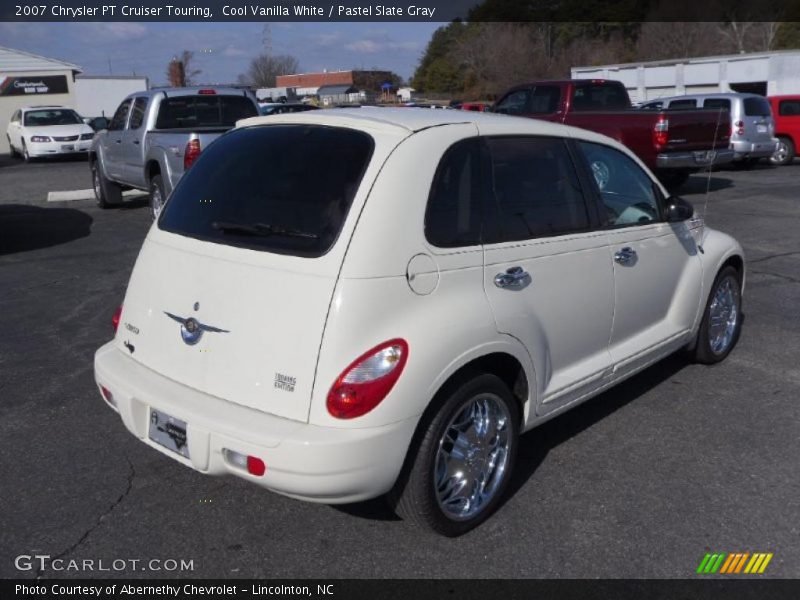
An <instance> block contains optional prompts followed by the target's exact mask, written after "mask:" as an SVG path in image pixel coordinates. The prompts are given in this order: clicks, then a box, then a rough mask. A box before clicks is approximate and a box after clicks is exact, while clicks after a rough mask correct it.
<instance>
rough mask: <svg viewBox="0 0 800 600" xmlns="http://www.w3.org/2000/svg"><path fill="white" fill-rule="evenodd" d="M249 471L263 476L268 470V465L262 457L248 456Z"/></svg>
mask: <svg viewBox="0 0 800 600" xmlns="http://www.w3.org/2000/svg"><path fill="white" fill-rule="evenodd" d="M247 472H248V473H250V475H255V476H256V477H261V476H262V475H263V474H264V473H266V472H267V465H265V464H264V461H263V460H261V459H260V458H257V457H255V456H248V457H247Z"/></svg>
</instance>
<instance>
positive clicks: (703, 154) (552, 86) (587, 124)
mask: <svg viewBox="0 0 800 600" xmlns="http://www.w3.org/2000/svg"><path fill="white" fill-rule="evenodd" d="M492 111H493V112H497V113H503V114H509V115H518V116H521V117H531V118H534V119H543V120H546V121H556V122H558V123H564V124H566V125H573V126H575V127H581V128H583V129H590V130H592V131H596V132H598V133H602V134H604V135H607V136H609V137H611V138H614V139H615V140H617V141H619V142H621V143H623V144H625V145H626V146H628V148H630V149H631V150H632V151H633V152H634V153H635V154H636V155H637V156H638V157H639V158H640V159H641V160H642V162H644V164H646V165H647V166H648V167H650V169H651V170H652V171H653V172H654V173H655V174H656V175H657V176H658V177H659V179H661V181H662V182H664V184H665V185H667V186H678V185H680V184H682V183H683V182H684V181H686V179H687V178H688V177H689V174H690V173H693V172H695V171H699V170H701V169H704V168H708V167H710V166H712V165H715V166H716V165H721V164H724V163H728V162H731V161H732V160H733V151H732V150H731V149H730V148H729V147H728V145H729V143H730V133H731V132H730V118H729V117H728V115H727V113H721V112H720V110H717V109H697V110H662V111H637V110H634V109H633V107H632V106H631V101H630V98H629V97H628V91H627V90H626V89H625V86H624V85H623V84H622V83H621V82H619V81H607V80H602V79H566V80H561V81H534V82H531V83H526V84H523V85H518V86H515V87H513V88H511V89H510V90H509V91H507V92H506V93H505V94H503V95H502V96H501V97H500V99H499V100H498V101H497V103H496V104H495V105H494V107H493V108H492Z"/></svg>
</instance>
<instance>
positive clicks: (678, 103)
mask: <svg viewBox="0 0 800 600" xmlns="http://www.w3.org/2000/svg"><path fill="white" fill-rule="evenodd" d="M689 108H697V100H695V99H694V98H691V99H689V100H673V101H672V102H670V103H669V109H670V110H681V109H683V110H686V109H689Z"/></svg>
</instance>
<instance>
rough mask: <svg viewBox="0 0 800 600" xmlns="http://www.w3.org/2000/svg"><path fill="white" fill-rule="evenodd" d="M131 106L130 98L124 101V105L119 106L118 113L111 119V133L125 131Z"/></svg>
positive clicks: (109, 126) (109, 127)
mask: <svg viewBox="0 0 800 600" xmlns="http://www.w3.org/2000/svg"><path fill="white" fill-rule="evenodd" d="M130 105H131V100H130V98H128V99H127V100H124V101H123V102H122V104H120V105H119V108H117V112H115V113H114V116H113V117H112V119H111V123H109V125H108V130H109V131H119V130H121V129H125V120H126V119H127V117H128V108H130Z"/></svg>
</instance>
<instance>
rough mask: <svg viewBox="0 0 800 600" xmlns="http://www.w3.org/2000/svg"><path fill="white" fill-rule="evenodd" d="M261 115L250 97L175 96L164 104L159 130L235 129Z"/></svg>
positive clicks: (162, 104)
mask: <svg viewBox="0 0 800 600" xmlns="http://www.w3.org/2000/svg"><path fill="white" fill-rule="evenodd" d="M257 115H258V110H256V106H255V104H254V103H253V102H252V101H251V100H250V99H249V98H247V97H246V96H217V95H214V94H203V95H198V96H173V97H167V98H164V99H163V100H161V105H160V106H159V109H158V118H157V119H156V128H157V129H184V128H193V129H197V128H202V127H233V126H234V125H235V124H236V121H238V120H239V119H246V118H248V117H255V116H257Z"/></svg>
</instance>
